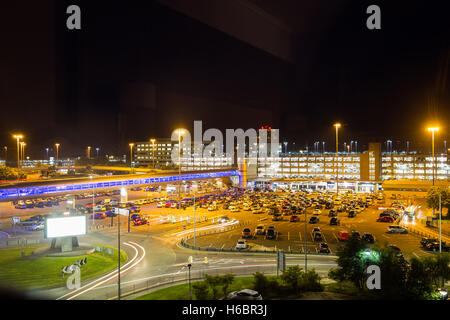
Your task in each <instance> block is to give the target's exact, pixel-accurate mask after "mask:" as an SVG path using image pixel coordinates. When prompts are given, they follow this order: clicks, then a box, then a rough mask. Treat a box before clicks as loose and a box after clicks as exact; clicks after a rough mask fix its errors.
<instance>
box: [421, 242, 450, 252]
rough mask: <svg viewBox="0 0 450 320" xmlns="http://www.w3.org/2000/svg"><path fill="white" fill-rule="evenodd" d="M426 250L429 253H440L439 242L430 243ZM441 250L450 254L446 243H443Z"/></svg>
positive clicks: (449, 248)
mask: <svg viewBox="0 0 450 320" xmlns="http://www.w3.org/2000/svg"><path fill="white" fill-rule="evenodd" d="M425 249H426V250H428V251H433V252H437V251H439V241H435V242H430V243H428V244H427V245H426V246H425ZM441 249H442V251H443V252H449V251H450V247H449V246H448V245H447V244H446V243H445V242H442V246H441Z"/></svg>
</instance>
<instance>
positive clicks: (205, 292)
mask: <svg viewBox="0 0 450 320" xmlns="http://www.w3.org/2000/svg"><path fill="white" fill-rule="evenodd" d="M192 291H193V293H194V296H195V299H197V300H207V299H208V296H209V287H208V284H207V283H206V282H205V281H200V282H194V283H193V284H192Z"/></svg>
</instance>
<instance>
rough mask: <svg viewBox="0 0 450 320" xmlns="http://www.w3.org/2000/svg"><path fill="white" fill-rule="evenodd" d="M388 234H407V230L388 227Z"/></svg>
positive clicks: (393, 226) (398, 227)
mask: <svg viewBox="0 0 450 320" xmlns="http://www.w3.org/2000/svg"><path fill="white" fill-rule="evenodd" d="M388 232H389V233H408V229H406V228H403V227H400V226H396V225H392V226H389V227H388Z"/></svg>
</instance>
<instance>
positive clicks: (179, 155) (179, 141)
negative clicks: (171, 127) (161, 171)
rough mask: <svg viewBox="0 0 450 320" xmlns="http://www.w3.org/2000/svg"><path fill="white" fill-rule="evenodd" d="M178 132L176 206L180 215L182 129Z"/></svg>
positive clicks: (183, 131) (176, 131)
mask: <svg viewBox="0 0 450 320" xmlns="http://www.w3.org/2000/svg"><path fill="white" fill-rule="evenodd" d="M175 133H176V134H178V208H179V211H178V212H179V213H180V215H181V136H182V135H183V134H184V133H185V130H184V129H177V130H175Z"/></svg>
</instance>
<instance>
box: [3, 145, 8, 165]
mask: <svg viewBox="0 0 450 320" xmlns="http://www.w3.org/2000/svg"><path fill="white" fill-rule="evenodd" d="M3 148H4V149H5V166H6V162H7V161H8V147H7V146H4V147H3Z"/></svg>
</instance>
